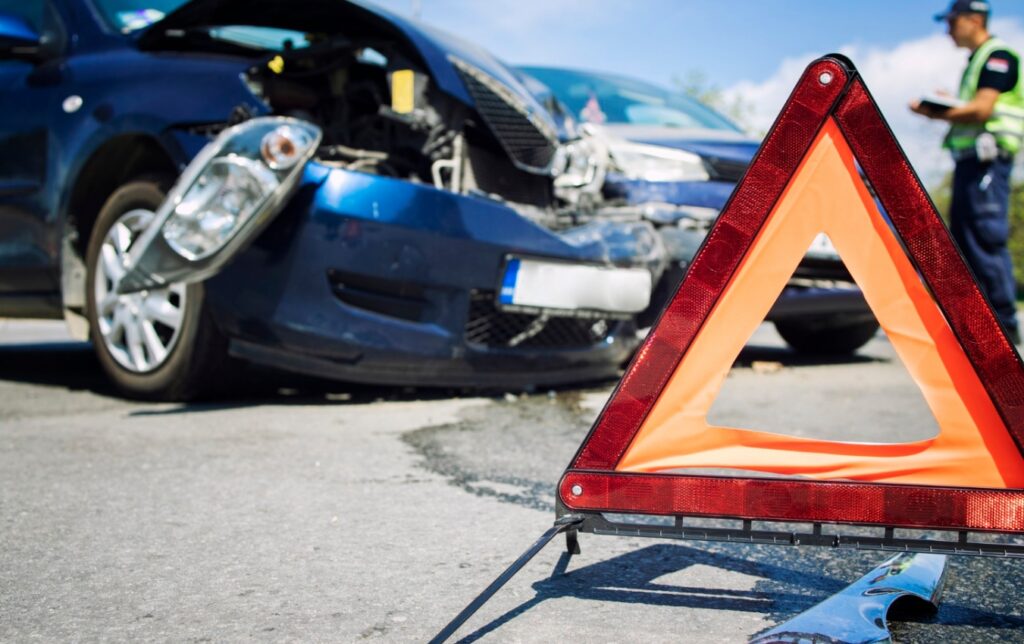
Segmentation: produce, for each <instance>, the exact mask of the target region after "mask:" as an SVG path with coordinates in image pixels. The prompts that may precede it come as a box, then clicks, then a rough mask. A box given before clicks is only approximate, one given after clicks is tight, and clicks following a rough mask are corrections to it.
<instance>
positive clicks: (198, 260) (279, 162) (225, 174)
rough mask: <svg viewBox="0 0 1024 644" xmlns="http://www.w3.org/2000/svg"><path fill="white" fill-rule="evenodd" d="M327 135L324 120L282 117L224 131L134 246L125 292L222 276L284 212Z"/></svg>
mask: <svg viewBox="0 0 1024 644" xmlns="http://www.w3.org/2000/svg"><path fill="white" fill-rule="evenodd" d="M321 138H322V133H321V130H320V128H319V127H317V126H316V125H314V124H312V123H308V122H306V121H300V120H298V119H294V118H287V117H282V116H265V117H260V118H255V119H251V120H249V121H246V122H244V123H241V124H239V125H235V126H233V127H230V128H228V129H226V130H224V131H223V132H221V133H220V134H219V135H218V136H217V138H216V139H215V140H214V141H213V142H212V143H210V144H209V145H207V146H206V147H205V148H203V149H202V150H201V151H200V152H199V154H198V155H196V158H195V159H193V160H192V162H191V163H189V164H188V166H187V167H186V168H185V170H184V172H182V174H181V177H180V178H179V179H178V182H177V183H175V184H174V187H173V188H172V189H171V191H170V192H169V193H168V195H167V198H166V199H165V200H164V203H163V204H161V205H160V207H159V208H158V209H157V212H156V216H155V217H154V218H153V223H152V224H150V225H149V227H148V228H146V230H144V231H143V232H142V233H141V234H140V235H139V237H138V239H137V240H136V241H135V243H133V244H132V247H131V249H130V250H129V253H128V256H129V259H128V265H127V267H126V268H127V270H126V272H125V274H124V276H123V277H122V278H121V281H120V282H119V283H118V287H117V288H118V292H120V293H129V292H132V291H139V290H144V289H147V288H155V287H158V286H163V285H166V284H169V283H172V282H197V281H200V280H203V279H206V278H207V277H209V276H211V275H213V274H215V273H216V272H217V271H218V270H220V268H221V267H222V266H224V265H225V264H226V263H227V262H228V261H229V260H230V259H231V258H232V257H234V256H235V255H236V254H237V253H239V252H241V250H242V249H244V248H245V247H246V245H247V244H248V243H249V242H251V241H252V240H253V239H254V238H255V237H256V235H258V234H259V233H260V232H261V231H262V230H263V229H264V228H265V227H266V225H267V224H268V223H269V222H270V221H271V220H272V219H273V218H274V217H275V216H276V215H277V213H278V212H279V211H280V210H281V208H282V207H283V205H284V204H285V202H286V201H287V200H288V198H289V197H290V196H291V195H292V193H293V192H294V191H295V189H296V188H297V186H298V185H299V180H300V179H301V177H302V170H303V168H304V167H305V166H306V162H307V161H309V160H310V159H311V158H312V157H313V155H314V154H315V153H316V150H317V148H318V147H319V145H320V140H321Z"/></svg>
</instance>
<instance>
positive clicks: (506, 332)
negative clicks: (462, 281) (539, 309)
mask: <svg viewBox="0 0 1024 644" xmlns="http://www.w3.org/2000/svg"><path fill="white" fill-rule="evenodd" d="M613 324H615V322H613V321H610V320H604V319H581V318H567V317H547V316H545V315H544V314H540V315H537V314H531V313H512V312H508V311H501V310H499V309H498V308H497V306H495V304H494V292H493V291H474V292H472V293H471V294H470V300H469V319H468V320H467V321H466V330H465V337H466V342H468V343H470V344H477V345H483V346H486V347H495V348H532V349H539V348H543V349H577V348H585V347H589V346H593V345H595V344H597V343H599V342H603V341H604V340H605V339H606V338H608V336H609V335H610V334H611V332H612V325H613Z"/></svg>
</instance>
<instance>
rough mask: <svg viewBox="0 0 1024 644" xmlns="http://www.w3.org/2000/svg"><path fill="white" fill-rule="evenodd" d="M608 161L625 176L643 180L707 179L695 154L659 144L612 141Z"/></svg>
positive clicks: (707, 175)
mask: <svg viewBox="0 0 1024 644" xmlns="http://www.w3.org/2000/svg"><path fill="white" fill-rule="evenodd" d="M609 152H610V153H611V158H612V162H613V163H614V164H615V166H616V167H617V168H618V170H619V171H620V172H621V173H622V174H623V175H625V177H626V178H627V179H641V180H644V181H707V180H708V179H710V178H711V176H710V175H709V174H708V171H707V169H706V168H705V167H704V161H703V160H702V159H701V158H700V156H699V155H696V154H694V153H692V152H687V151H685V150H676V149H675V148H668V147H664V146H661V145H648V144H646V143H633V142H632V141H621V140H620V141H613V142H612V143H611V144H610V146H609Z"/></svg>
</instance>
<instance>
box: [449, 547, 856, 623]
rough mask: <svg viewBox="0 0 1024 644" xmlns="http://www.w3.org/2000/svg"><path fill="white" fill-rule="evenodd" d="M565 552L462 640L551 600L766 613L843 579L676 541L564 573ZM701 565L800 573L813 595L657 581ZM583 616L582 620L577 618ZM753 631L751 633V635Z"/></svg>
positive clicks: (807, 599)
mask: <svg viewBox="0 0 1024 644" xmlns="http://www.w3.org/2000/svg"><path fill="white" fill-rule="evenodd" d="M570 561H571V560H570V558H569V555H568V554H567V553H563V554H562V557H561V558H560V559H559V561H558V563H557V565H556V566H555V569H554V571H553V572H552V574H551V576H550V577H549V578H547V579H544V580H542V581H539V582H537V583H535V584H533V589H534V590H535V591H536V593H537V594H536V595H535V596H534V597H533V598H531V599H529V600H527V601H525V602H523V603H521V604H519V605H518V606H516V607H515V608H513V609H511V610H509V611H507V612H505V613H504V614H503V615H500V616H499V617H497V618H495V619H494V620H492V621H491V622H489V623H487V624H485V625H484V626H481V627H480V628H478V629H477V630H475V631H473V632H472V633H470V634H469V635H467V636H465V637H464V638H462V639H461V640H459V641H460V642H475V641H477V640H478V639H480V638H481V637H483V636H485V635H487V634H489V633H491V632H493V631H495V630H497V629H498V628H500V627H501V626H502V625H503V624H505V623H507V622H509V621H511V620H512V619H514V618H516V617H518V616H519V615H522V614H523V613H525V612H527V611H529V610H531V609H532V608H534V607H535V606H537V605H539V604H541V603H542V602H545V601H547V600H550V599H558V598H561V597H572V598H575V599H589V600H596V601H602V602H618V603H626V604H636V603H643V604H650V605H657V606H668V607H672V608H698V609H713V610H728V611H740V612H751V613H763V614H764V615H765V616H766V618H768V617H770V616H771V615H772V614H773V613H774V612H775V609H776V608H777V606H778V604H779V602H784V603H786V604H787V606H788V607H789V608H791V609H793V612H794V614H795V613H799V612H801V611H804V610H807V609H808V608H811V607H812V606H813V605H814V604H816V603H817V602H818V601H820V600H819V599H815V598H814V596H815V595H817V596H828V595H831V594H834V593H837V592H839V591H840V590H842V589H843V588H844V587H846V585H847V583H846V582H843V581H839V580H836V579H832V578H830V577H826V576H823V575H808V574H805V573H802V572H801V573H797V572H796V571H794V570H791V569H789V568H785V567H782V566H776V565H772V564H764V563H755V562H752V561H750V560H748V559H742V558H739V557H733V556H730V555H724V554H721V553H715V552H708V551H705V550H700V549H696V548H689V547H686V546H679V545H674V544H657V545H653V546H648V547H645V548H641V549H639V550H634V551H632V552H629V553H626V554H624V555H619V556H617V557H613V558H611V559H607V560H605V561H600V562H598V563H594V564H590V565H588V566H584V567H582V568H579V569H576V570H570V571H568V572H566V570H567V567H568V564H569V562H570ZM695 565H703V566H709V567H713V568H718V569H719V570H724V571H729V572H734V573H740V574H743V575H749V576H754V577H762V578H769V577H770V578H773V579H777V578H780V577H781V578H787V577H789V578H792V577H794V576H796V575H797V574H799V576H800V583H801V587H802V588H804V589H812V590H814V591H817V592H816V593H815V594H813V595H812V594H808V595H802V594H795V593H780V592H771V593H767V592H760V591H757V590H729V589H723V588H704V587H700V586H676V585H672V584H666V583H659V582H658V579H659V578H660V577H664V576H665V575H668V574H671V573H676V572H679V571H682V570H685V569H686V568H689V567H690V566H695ZM581 619H585V618H581ZM751 635H754V633H751Z"/></svg>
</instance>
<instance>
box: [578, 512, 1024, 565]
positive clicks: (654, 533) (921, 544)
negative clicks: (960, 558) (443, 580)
mask: <svg viewBox="0 0 1024 644" xmlns="http://www.w3.org/2000/svg"><path fill="white" fill-rule="evenodd" d="M560 512H561V513H564V517H565V518H568V517H571V518H572V519H573V520H574V521H577V522H578V523H576V524H575V527H574V530H575V531H576V532H581V533H589V534H595V535H609V536H618V537H653V538H656V539H681V540H685V541H723V542H728V543H743V544H759V545H777V546H824V547H827V548H834V549H837V550H882V551H887V552H919V553H927V554H941V555H968V556H984V557H1000V558H1011V559H1024V543H1019V542H1018V543H1009V542H1008V539H1006V535H1000V537H1001V538H1003V541H1004V542H996V541H982V540H978V539H976V538H972V534H975V533H972V532H970V531H966V530H957V531H945V530H943V531H942V532H938V533H936V532H935V531H930V532H929V531H926V530H911V529H906V528H896V527H887V526H863V525H843V524H835V523H828V524H823V523H789V522H783V521H771V522H769V521H752V520H749V519H725V520H719V519H707V518H703V517H683V516H657V517H656V516H652V515H642V516H641V515H616V514H601V513H589V512H582V513H581V512H573V513H572V514H569V510H566V509H564V508H561V509H560ZM723 524H734V527H723ZM897 530H899V532H898V533H897ZM908 533H913V536H909V535H908ZM937 535H941V536H937ZM950 536H953V537H955V538H948V537H950ZM943 537H946V538H943ZM1016 541H1019V540H1016ZM577 548H578V545H577ZM578 552H579V551H578V550H577V554H578Z"/></svg>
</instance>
